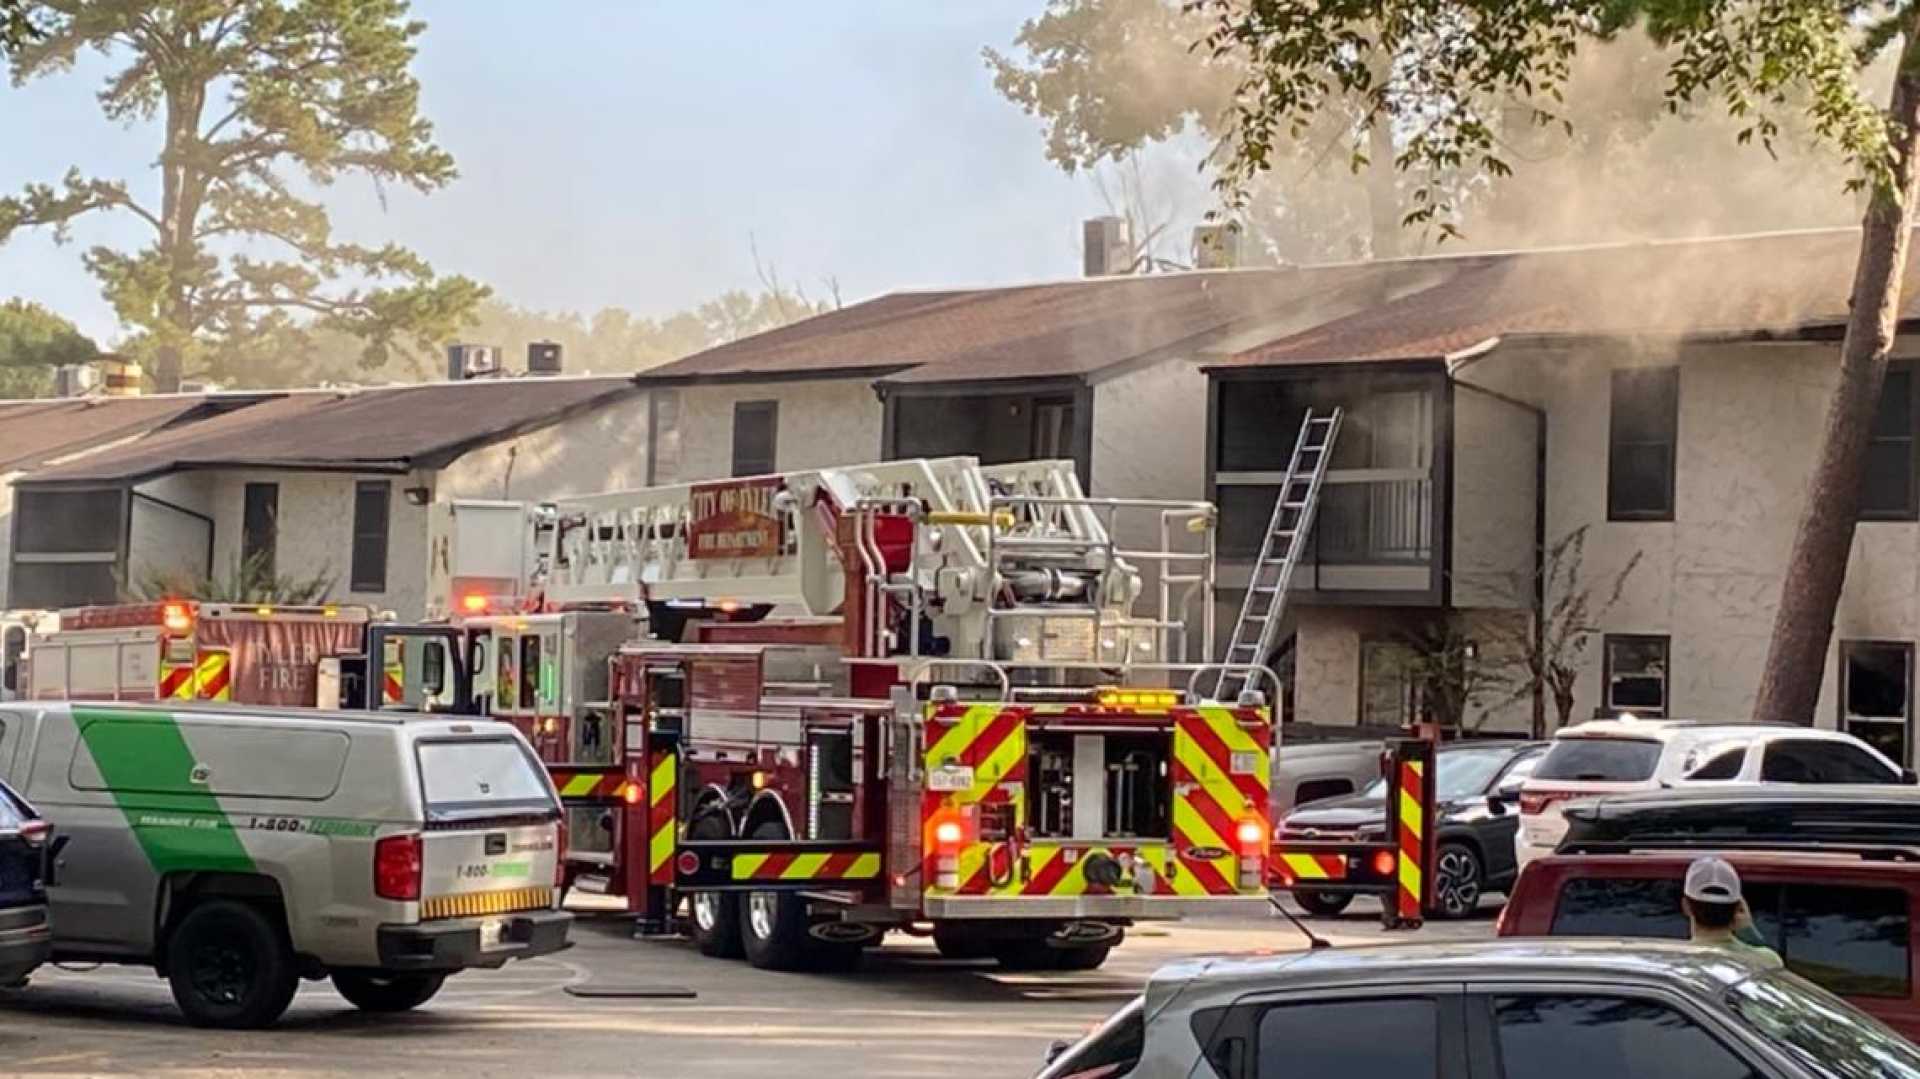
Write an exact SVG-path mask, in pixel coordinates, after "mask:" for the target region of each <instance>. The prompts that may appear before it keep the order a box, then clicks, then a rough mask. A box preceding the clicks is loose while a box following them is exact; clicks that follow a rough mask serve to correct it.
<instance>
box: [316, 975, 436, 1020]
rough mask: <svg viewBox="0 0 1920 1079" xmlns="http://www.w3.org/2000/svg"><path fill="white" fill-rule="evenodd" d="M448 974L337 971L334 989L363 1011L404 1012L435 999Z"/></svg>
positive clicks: (334, 976)
mask: <svg viewBox="0 0 1920 1079" xmlns="http://www.w3.org/2000/svg"><path fill="white" fill-rule="evenodd" d="M446 980H447V976H446V975H445V974H389V973H387V972H385V971H379V970H336V971H334V972H333V988H334V990H335V991H336V992H338V993H339V994H340V995H341V996H343V997H345V998H347V1003H349V1004H351V1005H353V1006H354V1007H356V1008H358V1009H360V1010H361V1011H363V1012H404V1011H407V1010H409V1009H411V1008H418V1007H419V1006H420V1005H422V1004H425V1003H426V1002H427V1001H429V1000H431V999H433V995H434V994H435V993H438V992H439V991H440V986H441V984H442V983H444V982H445V981H446Z"/></svg>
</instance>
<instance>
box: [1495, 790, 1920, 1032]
mask: <svg viewBox="0 0 1920 1079" xmlns="http://www.w3.org/2000/svg"><path fill="white" fill-rule="evenodd" d="M1568 817H1569V822H1568V823H1569V831H1568V834H1567V837H1566V839H1565V840H1563V842H1562V847H1563V852H1562V853H1557V854H1550V855H1547V856H1545V857H1542V858H1539V859H1536V860H1535V861H1533V862H1532V863H1530V864H1529V865H1528V866H1527V869H1526V871H1525V872H1523V873H1522V874H1521V875H1520V880H1519V883H1518V884H1517V885H1516V886H1515V887H1514V890H1513V893H1512V895H1511V896H1510V897H1509V898H1508V900H1507V907H1506V910H1504V911H1502V912H1501V915H1500V922H1499V927H1498V933H1499V935H1501V936H1554V937H1607V938H1617V937H1646V938H1667V939H1673V940H1684V939H1686V937H1687V933H1688V927H1687V919H1686V916H1685V915H1684V914H1683V913H1682V912H1681V907H1680V886H1681V881H1682V879H1683V878H1684V877H1685V876H1686V872H1687V867H1688V866H1689V865H1691V864H1692V863H1693V861H1694V860H1695V859H1696V858H1699V857H1702V856H1704V855H1705V854H1708V853H1711V854H1713V855H1715V856H1716V857H1721V858H1725V859H1726V860H1728V861H1729V862H1731V863H1733V866H1734V868H1735V869H1737V870H1738V871H1739V873H1740V880H1741V887H1742V891H1743V892H1744V893H1745V896H1746V899H1747V905H1748V906H1749V907H1750V908H1751V909H1752V911H1753V918H1754V924H1755V926H1756V927H1757V928H1758V929H1759V931H1760V933H1761V935H1763V936H1764V937H1766V939H1767V943H1768V944H1769V945H1770V946H1771V947H1772V948H1773V949H1774V951H1776V952H1778V953H1779V954H1780V956H1781V958H1783V959H1784V960H1785V961H1786V964H1787V968H1788V969H1789V970H1792V971H1794V972H1795V973H1797V974H1799V975H1801V976H1802V977H1804V978H1806V979H1807V980H1808V981H1811V982H1814V983H1815V984H1817V985H1820V986H1822V987H1823V988H1825V989H1827V990H1829V991H1830V992H1832V993H1834V994H1836V995H1838V996H1841V997H1843V998H1845V999H1846V1000H1847V1001H1848V1002H1849V1003H1851V1004H1853V1005H1854V1006H1855V1007H1857V1008H1859V1009H1860V1010H1862V1011H1864V1012H1867V1013H1868V1014H1870V1015H1873V1016H1875V1017H1876V1018H1878V1019H1880V1020H1881V1021H1882V1022H1884V1023H1886V1024H1887V1025H1888V1026H1891V1027H1893V1028H1894V1029H1895V1030H1897V1031H1899V1032H1900V1033H1901V1034H1904V1035H1906V1037H1907V1038H1908V1039H1910V1040H1913V1041H1916V1042H1920V996H1917V995H1916V994H1917V993H1920V987H1917V986H1916V984H1915V982H1916V979H1915V976H1914V971H1915V969H1916V968H1915V966H1914V963H1915V958H1916V956H1915V949H1914V941H1915V936H1914V931H1915V927H1920V861H1916V860H1915V859H1920V792H1916V791H1910V790H1902V789H1892V790H1889V789H1886V788H1875V787H1868V788H1841V787H1835V788H1821V789H1819V790H1817V791H1810V790H1808V789H1806V788H1804V787H1761V788H1746V789H1739V790H1727V789H1709V790H1687V791H1668V792H1657V793H1653V794H1634V795H1620V796H1615V797H1610V798H1602V799H1598V800H1596V801H1594V802H1590V803H1587V804H1584V805H1579V806H1575V807H1572V808H1570V809H1569V810H1568ZM1768 845H1771V848H1772V849H1754V848H1763V847H1766V846H1768Z"/></svg>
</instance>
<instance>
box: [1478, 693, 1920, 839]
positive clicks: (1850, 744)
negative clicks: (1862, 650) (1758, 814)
mask: <svg viewBox="0 0 1920 1079" xmlns="http://www.w3.org/2000/svg"><path fill="white" fill-rule="evenodd" d="M1912 781H1913V774H1912V773H1910V772H1903V771H1902V770H1901V768H1900V766H1899V765H1896V764H1894V763H1893V762H1892V761H1890V760H1888V759H1887V758H1886V757H1884V756H1881V755H1880V753H1879V752H1878V751H1876V750H1875V749H1874V748H1873V747H1871V746H1869V745H1867V744H1866V743H1865V742H1862V741H1861V740H1860V739H1858V738H1855V737H1853V736H1852V735H1850V734H1842V733H1840V732H1839V731H1823V730H1815V729H1813V728H1811V727H1795V726H1780V725H1770V724H1757V723H1700V722H1693V721H1686V720H1661V719H1600V720H1594V721H1593V722H1591V723H1581V724H1577V725H1575V726H1572V727H1568V728H1566V729H1564V730H1562V731H1560V733H1558V734H1556V735H1555V736H1554V739H1553V747H1552V748H1551V749H1549V750H1547V755H1546V756H1545V757H1542V758H1541V759H1540V764H1539V766H1538V767H1537V768H1535V769H1534V772H1533V775H1532V776H1531V777H1530V778H1529V779H1528V780H1527V782H1526V784H1525V785H1524V786H1522V787H1521V788H1520V828H1519V830H1518V831H1517V832H1515V833H1514V837H1513V847H1514V857H1515V859H1516V860H1517V861H1518V863H1519V865H1520V866H1521V867H1522V868H1525V866H1526V864H1527V863H1528V862H1529V861H1531V860H1533V859H1534V858H1536V857H1538V856H1540V855H1542V854H1550V853H1552V852H1553V849H1554V847H1556V846H1558V845H1559V843H1560V839H1561V837H1562V836H1564V835H1565V834H1566V831H1567V822H1566V820H1565V819H1564V818H1562V817H1561V815H1560V807H1559V803H1561V802H1564V801H1567V800H1569V799H1573V798H1585V797H1589V796H1592V795H1598V794H1614V793H1617V792H1620V791H1635V790H1651V789H1655V788H1659V787H1677V786H1692V785H1694V784H1699V783H1910V782H1912Z"/></svg>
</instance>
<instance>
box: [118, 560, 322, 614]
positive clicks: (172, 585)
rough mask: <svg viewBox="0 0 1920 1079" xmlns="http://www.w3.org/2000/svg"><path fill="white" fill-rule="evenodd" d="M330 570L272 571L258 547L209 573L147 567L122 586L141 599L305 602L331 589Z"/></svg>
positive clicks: (127, 594) (127, 593)
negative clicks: (302, 573)
mask: <svg viewBox="0 0 1920 1079" xmlns="http://www.w3.org/2000/svg"><path fill="white" fill-rule="evenodd" d="M333 583H334V582H333V571H332V570H331V569H328V568H325V567H322V568H321V569H320V570H319V571H318V572H316V573H314V574H313V575H311V576H308V577H293V576H288V575H282V574H276V573H275V572H274V570H273V560H272V559H271V558H270V557H268V555H267V553H266V552H264V551H262V552H260V553H258V554H255V555H254V556H253V557H251V558H243V557H241V556H240V555H238V554H235V555H234V556H233V558H232V559H230V560H229V561H228V563H227V566H226V568H225V570H224V571H222V572H217V573H210V574H200V573H181V572H178V571H159V570H148V571H146V572H143V573H140V574H137V575H136V576H135V578H134V580H132V581H130V582H129V583H128V584H127V586H126V587H125V588H124V589H123V590H122V591H123V592H124V593H125V598H126V599H128V600H130V601H134V602H141V603H155V602H159V601H160V600H168V599H191V600H199V601H201V602H202V603H274V604H285V605H288V606H296V607H297V606H305V605H310V604H317V603H324V602H326V599H327V596H328V595H329V594H331V593H332V592H333Z"/></svg>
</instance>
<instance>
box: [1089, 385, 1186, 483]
mask: <svg viewBox="0 0 1920 1079" xmlns="http://www.w3.org/2000/svg"><path fill="white" fill-rule="evenodd" d="M1088 464H1089V470H1090V472H1091V478H1092V482H1091V483H1090V484H1089V485H1088V486H1089V490H1088V493H1089V494H1093V495H1096V496H1101V497H1107V498H1166V499H1202V498H1205V497H1207V376H1206V375H1205V374H1204V373H1202V372H1201V370H1200V365H1199V363H1198V362H1197V361H1195V360H1193V359H1176V360H1166V361H1163V362H1161V363H1155V364H1150V365H1148V366H1146V367H1142V368H1140V369H1139V370H1136V371H1130V372H1128V373H1126V374H1123V375H1119V376H1117V377H1114V378H1109V379H1106V380H1104V381H1101V382H1098V383H1095V384H1094V387H1093V457H1092V459H1091V460H1090V461H1089V462H1088Z"/></svg>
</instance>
